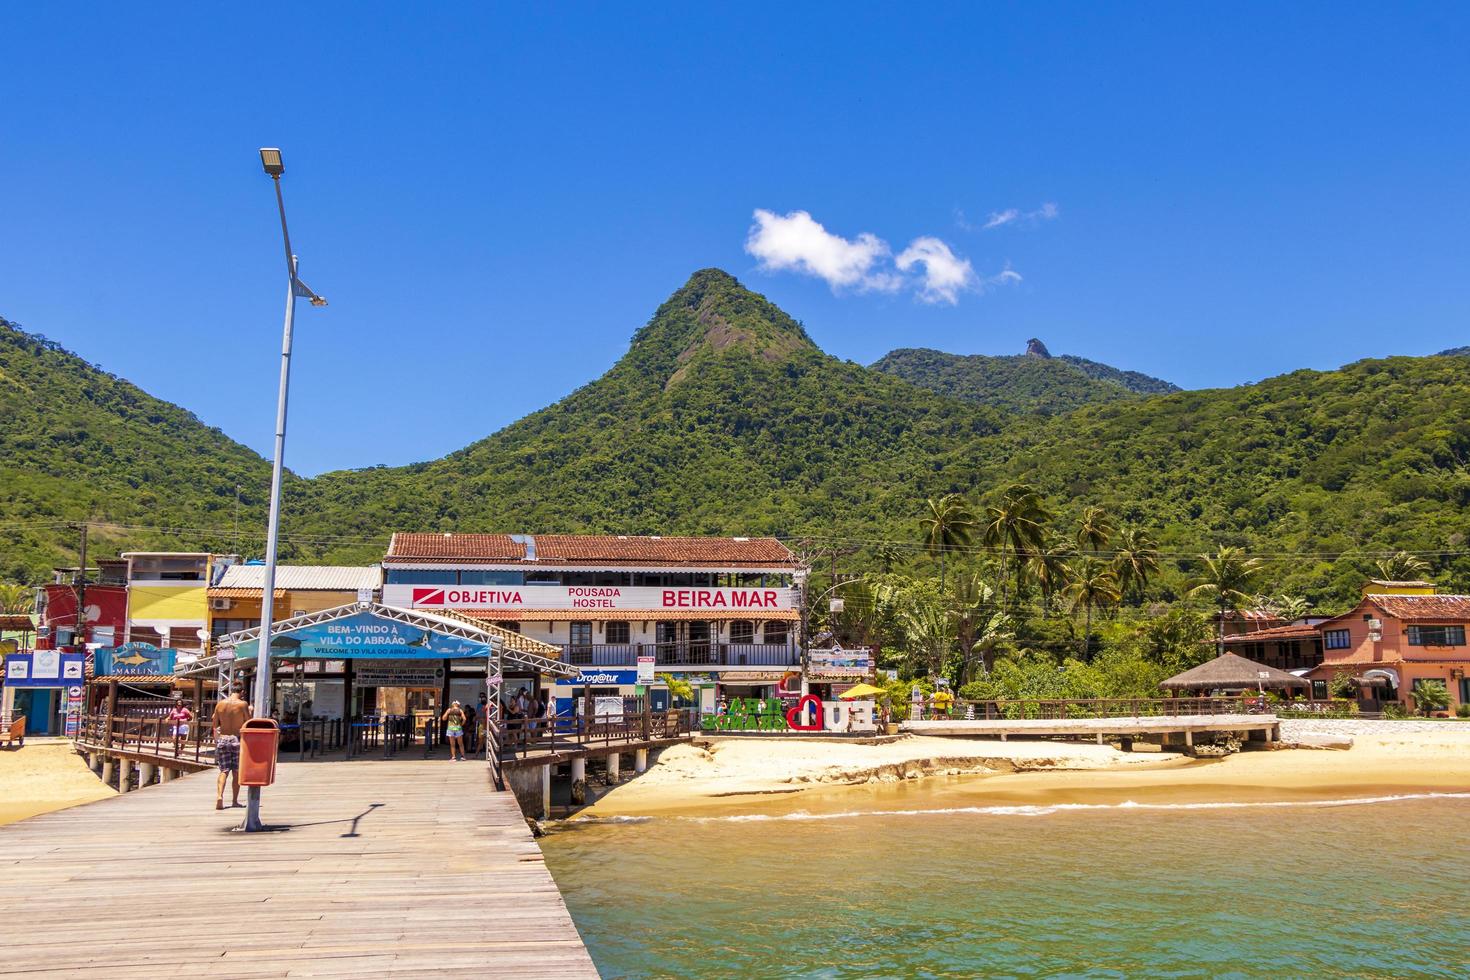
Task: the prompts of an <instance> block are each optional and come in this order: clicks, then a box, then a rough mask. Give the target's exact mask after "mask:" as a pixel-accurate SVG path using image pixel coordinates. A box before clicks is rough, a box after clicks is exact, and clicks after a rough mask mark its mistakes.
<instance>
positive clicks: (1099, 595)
mask: <svg viewBox="0 0 1470 980" xmlns="http://www.w3.org/2000/svg"><path fill="white" fill-rule="evenodd" d="M1066 591H1067V595H1068V596H1069V597H1070V598H1071V600H1072V608H1073V609H1076V608H1077V606H1078V605H1079V604H1080V605H1082V606H1083V607H1084V608H1085V609H1086V610H1087V621H1086V624H1085V625H1084V626H1083V629H1082V659H1083V660H1086V659H1087V658H1088V655H1089V654H1090V653H1091V652H1092V610H1093V607H1095V606H1110V605H1112V604H1113V603H1115V602H1117V601H1118V600H1119V599H1121V598H1122V597H1123V593H1122V592H1121V591H1119V589H1118V576H1117V575H1116V574H1114V572H1113V570H1112V568H1110V567H1109V566H1108V565H1107V564H1106V563H1105V562H1101V561H1099V560H1098V559H1096V558H1093V557H1092V556H1090V555H1089V556H1088V557H1086V558H1084V559H1082V562H1081V564H1079V565H1078V566H1077V568H1076V569H1075V571H1074V573H1073V576H1072V582H1071V584H1070V585H1068V586H1067V590H1066Z"/></svg>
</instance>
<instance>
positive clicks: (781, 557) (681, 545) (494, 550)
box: [386, 533, 796, 568]
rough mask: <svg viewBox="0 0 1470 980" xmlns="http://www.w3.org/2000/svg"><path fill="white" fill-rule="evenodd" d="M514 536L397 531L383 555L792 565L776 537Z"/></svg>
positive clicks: (556, 561)
mask: <svg viewBox="0 0 1470 980" xmlns="http://www.w3.org/2000/svg"><path fill="white" fill-rule="evenodd" d="M525 537H526V536H522V535H516V536H515V538H523V539H524V538H525ZM515 538H513V537H512V536H511V535H508V534H407V533H398V534H395V535H393V541H392V543H391V544H390V545H389V546H388V554H387V558H386V560H388V561H393V560H404V561H411V560H419V561H425V560H445V559H449V560H455V559H458V560H464V561H484V562H504V563H520V562H526V563H530V562H532V561H534V562H535V564H537V565H540V566H545V565H580V564H589V563H593V562H606V563H608V564H616V565H648V566H665V567H667V566H681V565H685V566H696V567H697V566H722V567H739V568H790V567H793V566H794V565H795V564H796V556H794V555H793V554H792V553H791V551H790V549H788V548H787V547H786V546H785V545H783V544H782V543H781V542H780V541H777V540H776V539H775V538H716V537H643V536H637V535H611V534H607V535H590V534H589V535H580V534H537V535H531V536H529V540H530V547H528V546H527V545H526V544H525V543H522V541H518V540H515Z"/></svg>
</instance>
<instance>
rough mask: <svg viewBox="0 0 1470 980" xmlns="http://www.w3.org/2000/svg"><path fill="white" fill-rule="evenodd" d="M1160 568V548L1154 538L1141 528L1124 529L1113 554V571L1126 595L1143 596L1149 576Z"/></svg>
mask: <svg viewBox="0 0 1470 980" xmlns="http://www.w3.org/2000/svg"><path fill="white" fill-rule="evenodd" d="M1158 570H1159V549H1158V546H1157V545H1155V544H1154V539H1153V538H1152V537H1151V536H1150V535H1149V533H1148V532H1147V531H1145V530H1142V529H1141V528H1136V527H1130V528H1126V529H1124V531H1123V534H1122V537H1121V540H1120V541H1119V542H1118V550H1117V552H1116V553H1114V555H1113V571H1114V572H1115V573H1116V574H1117V576H1118V587H1119V588H1120V589H1122V590H1123V594H1124V595H1125V596H1142V595H1143V591H1144V590H1145V589H1147V588H1148V580H1149V576H1151V575H1153V574H1154V573H1155V572H1157V571H1158Z"/></svg>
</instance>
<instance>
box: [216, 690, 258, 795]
mask: <svg viewBox="0 0 1470 980" xmlns="http://www.w3.org/2000/svg"><path fill="white" fill-rule="evenodd" d="M249 717H250V705H248V704H246V703H245V701H244V700H243V699H242V698H241V697H240V692H239V691H236V690H231V691H230V696H229V697H227V698H225V699H224V700H223V701H221V702H220V703H219V704H216V705H215V706H214V762H215V765H217V766H219V781H218V782H217V783H216V784H215V789H214V808H215V809H216V810H223V809H224V808H225V780H226V779H229V781H230V794H231V802H230V805H231V806H239V805H240V729H241V728H243V727H244V726H245V720H246V719H247V718H249Z"/></svg>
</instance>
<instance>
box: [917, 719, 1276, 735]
mask: <svg viewBox="0 0 1470 980" xmlns="http://www.w3.org/2000/svg"><path fill="white" fill-rule="evenodd" d="M1280 724H1281V722H1280V721H1279V720H1278V719H1277V718H1276V716H1275V715H1244V714H1217V715H1147V716H1144V717H1134V718H1016V719H1002V718H991V719H980V718H973V719H963V718H956V719H948V718H944V719H937V720H934V721H906V722H904V723H903V725H902V726H900V730H902V731H905V732H912V733H913V734H915V735H964V736H972V737H973V736H990V737H999V738H1009V737H1010V736H1013V735H1014V736H1017V737H1025V736H1053V737H1055V736H1063V737H1074V738H1099V737H1107V736H1125V737H1131V736H1135V735H1140V736H1141V735H1181V736H1193V735H1194V734H1195V733H1196V732H1236V731H1239V732H1256V733H1261V732H1265V733H1267V735H1268V737H1271V736H1273V735H1274V732H1275V730H1276V728H1277V726H1278V725H1280Z"/></svg>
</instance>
